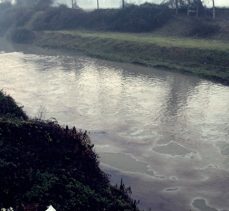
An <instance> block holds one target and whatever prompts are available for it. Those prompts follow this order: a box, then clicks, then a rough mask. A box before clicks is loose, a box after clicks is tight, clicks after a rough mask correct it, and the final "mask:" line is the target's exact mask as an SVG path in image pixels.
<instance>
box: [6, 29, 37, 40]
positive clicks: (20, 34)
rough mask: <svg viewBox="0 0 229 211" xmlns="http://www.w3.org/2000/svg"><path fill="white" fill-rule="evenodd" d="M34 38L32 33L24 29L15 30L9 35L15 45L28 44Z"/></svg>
mask: <svg viewBox="0 0 229 211" xmlns="http://www.w3.org/2000/svg"><path fill="white" fill-rule="evenodd" d="M34 37H35V35H34V32H32V31H31V30H29V29H25V28H16V29H13V30H12V31H11V32H10V33H9V38H10V40H11V41H13V42H15V43H30V42H32V41H33V39H34Z"/></svg>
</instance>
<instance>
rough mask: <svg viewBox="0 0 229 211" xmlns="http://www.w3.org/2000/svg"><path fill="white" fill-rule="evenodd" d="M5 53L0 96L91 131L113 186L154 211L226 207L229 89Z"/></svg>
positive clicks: (101, 64)
mask: <svg viewBox="0 0 229 211" xmlns="http://www.w3.org/2000/svg"><path fill="white" fill-rule="evenodd" d="M27 52H29V53H27V54H23V53H16V52H12V53H11V52H10V50H9V53H3V52H2V53H1V54H0V60H1V63H0V73H1V77H0V87H1V88H3V89H4V90H5V91H6V92H7V93H9V94H11V95H12V96H13V97H14V98H15V99H16V100H17V102H19V103H21V104H23V105H24V106H25V110H26V111H27V112H28V113H29V114H30V115H31V116H36V115H38V112H39V110H40V108H41V107H43V108H44V111H46V114H45V115H46V118H51V117H56V118H57V119H58V120H59V121H60V122H61V123H63V124H69V125H76V126H77V127H79V128H84V129H87V130H89V131H91V137H92V140H93V142H94V143H95V145H96V150H97V152H98V153H100V155H101V160H102V166H103V168H104V169H105V170H106V171H107V172H109V173H111V174H112V181H113V182H119V181H120V177H123V178H124V180H125V182H126V183H127V184H129V185H131V186H132V189H133V191H134V196H136V197H137V198H139V199H141V201H142V204H143V205H144V207H151V208H152V210H161V211H168V210H171V211H172V210H173V211H174V210H178V211H179V210H190V208H191V209H199V210H226V209H227V208H228V207H229V201H228V200H227V198H228V196H229V191H228V190H227V189H228V188H227V186H228V183H229V172H228V168H229V165H228V161H229V153H228V152H229V150H228V149H229V134H228V131H229V87H225V86H222V85H218V84H214V83H212V82H209V81H206V80H201V79H198V78H196V77H192V76H186V75H182V74H178V73H169V72H165V71H158V70H155V69H148V68H143V67H139V66H134V65H127V64H118V63H112V62H105V61H101V60H95V59H91V58H88V57H84V56H81V55H70V54H65V53H64V54H63V53H60V52H53V51H50V52H48V53H46V54H43V53H41V54H31V49H29V51H27Z"/></svg>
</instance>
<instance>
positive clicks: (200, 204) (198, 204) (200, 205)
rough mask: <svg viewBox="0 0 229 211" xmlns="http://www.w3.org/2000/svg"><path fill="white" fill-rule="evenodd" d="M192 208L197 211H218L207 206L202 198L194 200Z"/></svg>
mask: <svg viewBox="0 0 229 211" xmlns="http://www.w3.org/2000/svg"><path fill="white" fill-rule="evenodd" d="M192 206H193V207H195V208H197V209H198V210H199V211H218V210H217V209H216V208H213V207H211V206H210V205H208V204H207V201H206V199H202V198H197V199H194V200H193V202H192Z"/></svg>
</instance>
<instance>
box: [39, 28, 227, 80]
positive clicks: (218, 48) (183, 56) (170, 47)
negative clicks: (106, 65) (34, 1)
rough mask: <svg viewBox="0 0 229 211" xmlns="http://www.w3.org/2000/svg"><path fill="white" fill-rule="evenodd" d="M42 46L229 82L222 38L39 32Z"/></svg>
mask: <svg viewBox="0 0 229 211" xmlns="http://www.w3.org/2000/svg"><path fill="white" fill-rule="evenodd" d="M35 44H37V45H39V46H42V47H49V48H59V49H69V50H73V51H80V52H83V53H84V54H87V55H89V56H93V57H97V58H102V59H107V60H113V61H119V62H127V63H135V64H141V65H145V66H149V67H156V68H161V69H165V70H172V71H179V72H183V73H191V74H195V75H198V76H201V77H205V78H208V79H212V80H217V81H220V82H223V83H227V84H229V44H228V43H227V42H225V43H224V42H223V41H220V40H211V41H210V40H201V39H191V38H181V39H179V38H175V37H174V38H173V37H159V36H153V35H152V34H150V33H148V34H131V33H111V32H88V31H52V32H51V31H47V32H41V33H38V36H37V39H36V40H35Z"/></svg>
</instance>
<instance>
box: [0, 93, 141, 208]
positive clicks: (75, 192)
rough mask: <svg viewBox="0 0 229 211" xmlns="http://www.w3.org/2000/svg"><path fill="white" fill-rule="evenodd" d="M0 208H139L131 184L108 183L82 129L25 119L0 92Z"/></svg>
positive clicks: (54, 122)
mask: <svg viewBox="0 0 229 211" xmlns="http://www.w3.org/2000/svg"><path fill="white" fill-rule="evenodd" d="M0 145H1V153H0V178H1V181H0V186H1V189H0V209H1V208H3V207H5V208H9V207H12V208H13V209H14V210H28V209H30V210H31V209H32V210H37V209H38V210H45V208H46V207H47V206H48V205H50V204H52V205H53V206H54V207H55V208H56V209H57V210H65V211H70V210H87V211H92V210H93V211H100V210H109V211H112V210H113V211H114V210H117V211H118V210H119V211H122V210H129V211H138V208H137V203H136V201H134V200H132V199H131V198H130V195H129V194H130V192H131V191H130V189H129V188H126V187H125V185H124V184H123V183H122V182H121V184H120V186H119V187H118V186H116V187H114V186H111V185H110V183H109V179H108V176H107V175H106V174H105V173H104V172H103V171H101V170H100V168H99V161H98V156H97V155H96V154H95V152H94V151H93V145H92V144H91V143H90V139H89V137H88V136H87V133H86V132H82V131H77V130H76V129H75V127H74V128H72V129H71V128H68V126H66V128H63V127H61V126H60V125H59V124H58V123H57V122H56V121H43V120H40V119H30V118H28V116H27V115H26V114H25V112H24V111H23V110H22V108H21V107H19V106H17V104H16V103H15V101H14V99H13V98H11V97H10V96H7V95H5V94H3V93H2V91H0Z"/></svg>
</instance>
